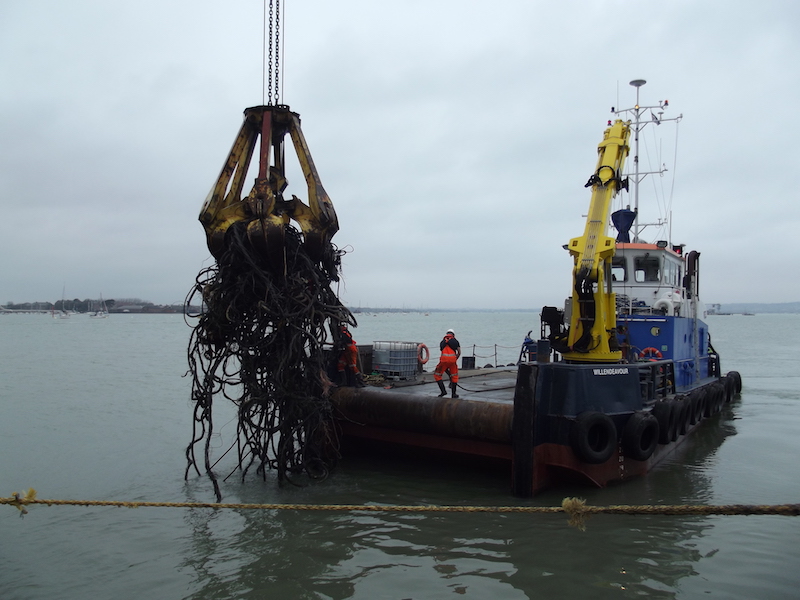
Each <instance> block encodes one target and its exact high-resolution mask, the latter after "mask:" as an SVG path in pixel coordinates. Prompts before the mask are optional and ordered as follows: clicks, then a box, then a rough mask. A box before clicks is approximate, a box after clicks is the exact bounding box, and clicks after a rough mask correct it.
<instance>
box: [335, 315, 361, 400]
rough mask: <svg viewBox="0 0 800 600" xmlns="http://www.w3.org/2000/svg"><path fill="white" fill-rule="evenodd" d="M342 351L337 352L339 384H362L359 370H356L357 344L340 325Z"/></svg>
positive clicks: (345, 327) (355, 385)
mask: <svg viewBox="0 0 800 600" xmlns="http://www.w3.org/2000/svg"><path fill="white" fill-rule="evenodd" d="M341 334H342V335H341V338H340V340H341V342H340V343H341V345H342V346H343V349H342V351H341V352H340V353H339V362H338V364H337V365H336V369H337V371H338V372H339V384H340V385H346V386H351V387H361V386H363V385H364V384H363V382H362V376H361V372H360V371H359V370H358V345H356V341H355V340H354V339H353V335H352V334H351V333H350V331H349V330H348V329H347V326H346V325H342V329H341Z"/></svg>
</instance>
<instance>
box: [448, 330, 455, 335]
mask: <svg viewBox="0 0 800 600" xmlns="http://www.w3.org/2000/svg"><path fill="white" fill-rule="evenodd" d="M445 333H452V334H453V335H455V334H456V332H455V331H453V330H452V329H448V330H447V331H446V332H445Z"/></svg>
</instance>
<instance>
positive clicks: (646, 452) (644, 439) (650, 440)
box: [622, 411, 659, 460]
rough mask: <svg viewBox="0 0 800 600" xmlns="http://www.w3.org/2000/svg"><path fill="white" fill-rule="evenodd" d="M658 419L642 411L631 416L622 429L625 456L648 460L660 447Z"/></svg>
mask: <svg viewBox="0 0 800 600" xmlns="http://www.w3.org/2000/svg"><path fill="white" fill-rule="evenodd" d="M658 432H659V430H658V419H656V418H655V417H654V416H653V414H652V413H650V412H645V411H640V412H635V413H633V414H632V415H631V417H630V419H628V422H627V423H625V427H624V428H623V429H622V448H623V450H624V451H625V456H628V457H630V458H632V459H634V460H647V459H648V458H650V457H651V456H652V455H653V452H654V451H655V449H656V446H657V445H658Z"/></svg>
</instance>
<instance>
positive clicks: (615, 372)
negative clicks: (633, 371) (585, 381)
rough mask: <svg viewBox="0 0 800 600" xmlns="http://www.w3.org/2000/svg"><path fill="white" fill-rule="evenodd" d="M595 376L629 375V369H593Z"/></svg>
mask: <svg viewBox="0 0 800 600" xmlns="http://www.w3.org/2000/svg"><path fill="white" fill-rule="evenodd" d="M592 372H593V373H594V374H595V375H627V374H628V367H618V368H609V369H592Z"/></svg>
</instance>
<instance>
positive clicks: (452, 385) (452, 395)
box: [442, 381, 458, 398]
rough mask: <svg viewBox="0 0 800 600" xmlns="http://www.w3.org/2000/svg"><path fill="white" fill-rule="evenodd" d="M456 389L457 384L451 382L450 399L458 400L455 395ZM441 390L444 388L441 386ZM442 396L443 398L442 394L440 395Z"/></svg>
mask: <svg viewBox="0 0 800 600" xmlns="http://www.w3.org/2000/svg"><path fill="white" fill-rule="evenodd" d="M457 387H458V384H457V383H453V382H452V381H451V382H450V391H451V392H452V393H451V394H450V397H451V398H458V394H456V388H457ZM442 390H444V386H442ZM442 396H444V394H442Z"/></svg>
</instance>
